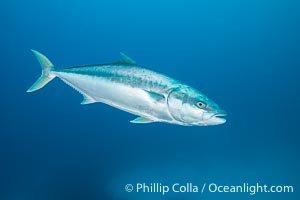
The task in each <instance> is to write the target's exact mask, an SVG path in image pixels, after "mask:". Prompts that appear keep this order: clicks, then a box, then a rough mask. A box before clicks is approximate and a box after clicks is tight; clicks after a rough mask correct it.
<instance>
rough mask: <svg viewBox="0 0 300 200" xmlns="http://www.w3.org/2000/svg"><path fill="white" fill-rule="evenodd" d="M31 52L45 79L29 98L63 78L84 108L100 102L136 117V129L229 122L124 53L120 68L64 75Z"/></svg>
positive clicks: (88, 68) (189, 90)
mask: <svg viewBox="0 0 300 200" xmlns="http://www.w3.org/2000/svg"><path fill="white" fill-rule="evenodd" d="M31 51H32V52H33V54H34V55H35V56H36V58H37V60H38V61H39V63H40V65H41V67H42V73H41V76H40V77H39V78H38V80H37V81H36V82H35V83H34V84H33V85H32V86H31V87H30V88H29V89H28V90H27V92H34V91H37V90H39V89H41V88H43V87H44V86H45V85H46V84H47V83H49V82H50V81H51V80H53V79H54V78H55V77H58V78H59V79H61V80H62V81H63V82H65V83H66V84H67V85H69V86H70V87H72V88H74V89H75V90H76V91H78V92H79V93H80V94H81V95H82V96H83V101H82V102H81V104H83V105H86V104H92V103H96V102H101V103H104V104H107V105H109V106H112V107H115V108H117V109H120V110H122V111H125V112H128V113H131V114H133V115H136V116H137V117H136V118H135V119H133V120H131V121H130V122H131V123H136V124H147V123H153V122H164V123H169V124H176V125H182V126H209V125H219V124H223V123H225V122H226V119H225V118H224V117H225V116H226V115H227V113H226V112H225V111H224V110H222V109H221V108H220V107H219V106H218V105H217V104H216V103H215V102H214V101H212V100H210V99H209V98H208V97H206V96H205V95H204V94H202V93H201V92H199V91H198V90H196V89H194V88H193V87H191V86H189V85H187V84H184V83H182V82H180V81H177V80H175V79H173V78H170V77H168V76H166V75H163V74H161V73H158V72H155V71H152V70H149V69H146V68H144V67H142V66H140V65H139V64H137V63H136V62H135V61H134V60H133V59H132V58H130V57H129V56H127V55H125V54H124V53H120V57H121V59H120V60H119V61H117V62H112V63H108V64H95V65H84V66H72V67H66V68H62V69H61V68H57V67H55V66H54V65H53V64H52V62H51V61H50V60H49V59H48V58H47V57H46V56H45V55H43V54H42V53H40V52H38V51H36V50H31Z"/></svg>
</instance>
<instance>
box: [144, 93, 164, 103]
mask: <svg viewBox="0 0 300 200" xmlns="http://www.w3.org/2000/svg"><path fill="white" fill-rule="evenodd" d="M144 91H145V92H147V94H148V95H149V97H150V99H152V100H153V101H164V100H165V96H164V95H162V94H159V93H156V92H152V91H148V90H144Z"/></svg>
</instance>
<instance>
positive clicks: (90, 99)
mask: <svg viewBox="0 0 300 200" xmlns="http://www.w3.org/2000/svg"><path fill="white" fill-rule="evenodd" d="M95 102H96V101H95V100H94V99H92V98H91V97H89V96H86V95H83V100H82V102H81V104H82V105H86V104H91V103H95Z"/></svg>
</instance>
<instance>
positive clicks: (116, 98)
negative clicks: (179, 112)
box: [56, 72, 172, 122]
mask: <svg viewBox="0 0 300 200" xmlns="http://www.w3.org/2000/svg"><path fill="white" fill-rule="evenodd" d="M56 74H57V76H58V77H59V78H61V79H62V80H63V81H64V82H65V83H67V84H68V85H70V86H71V87H73V88H74V89H76V90H77V91H78V92H80V93H81V94H82V95H83V96H85V97H88V98H91V99H93V100H94V101H96V102H102V103H105V104H108V105H111V106H113V107H116V108H118V109H121V110H124V111H126V112H129V113H132V114H134V115H138V116H143V117H147V118H150V119H152V120H155V121H166V122H168V121H172V118H171V117H170V115H169V112H168V109H167V104H166V101H165V100H163V101H157V100H155V99H153V98H151V96H150V95H149V93H148V92H147V91H145V89H144V88H139V87H138V85H137V86H136V87H133V86H130V85H126V84H122V83H121V82H113V81H110V80H109V79H107V78H102V77H98V76H90V75H81V74H73V73H64V72H57V73H56Z"/></svg>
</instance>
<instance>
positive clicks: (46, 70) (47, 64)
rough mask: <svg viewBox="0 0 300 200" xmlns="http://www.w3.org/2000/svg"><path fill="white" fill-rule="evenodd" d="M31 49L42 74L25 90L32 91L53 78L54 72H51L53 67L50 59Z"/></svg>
mask: <svg viewBox="0 0 300 200" xmlns="http://www.w3.org/2000/svg"><path fill="white" fill-rule="evenodd" d="M31 51H32V52H33V54H34V55H35V56H36V58H37V60H38V61H39V63H40V65H41V67H42V74H41V76H40V78H39V79H38V80H37V81H36V82H35V83H34V84H33V85H32V86H31V87H30V88H29V89H28V90H27V92H34V91H36V90H39V89H41V88H42V87H44V86H45V85H46V84H47V83H49V82H50V81H51V80H52V79H54V78H55V74H54V73H53V71H54V70H55V67H54V65H53V64H52V63H51V61H50V60H49V59H48V58H47V57H46V56H44V55H43V54H41V53H40V52H38V51H35V50H32V49H31Z"/></svg>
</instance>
